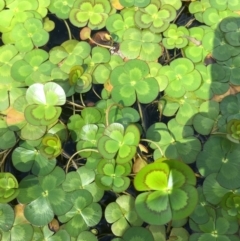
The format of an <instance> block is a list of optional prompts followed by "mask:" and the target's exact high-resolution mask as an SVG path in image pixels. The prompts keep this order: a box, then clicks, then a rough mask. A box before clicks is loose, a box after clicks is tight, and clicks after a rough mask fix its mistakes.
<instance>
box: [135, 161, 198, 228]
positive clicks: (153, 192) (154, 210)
mask: <svg viewBox="0 0 240 241" xmlns="http://www.w3.org/2000/svg"><path fill="white" fill-rule="evenodd" d="M195 183H196V178H195V176H194V173H193V172H192V170H191V168H189V167H188V166H187V165H186V164H184V163H182V162H179V161H176V160H166V161H160V160H159V161H155V162H154V163H151V164H148V165H147V166H145V167H144V168H142V169H141V170H140V171H139V172H138V173H137V174H136V177H135V179H134V186H135V188H136V189H137V190H138V191H146V192H143V193H141V194H139V195H138V196H137V198H136V201H135V206H136V210H137V213H138V214H139V216H140V217H141V218H142V219H143V220H144V221H145V222H148V223H149V224H153V225H162V224H166V223H167V222H168V221H170V220H178V219H182V218H185V217H187V216H189V215H190V214H191V213H192V212H193V210H194V208H195V206H196V204H197V199H198V198H197V197H198V195H197V191H196V189H195V188H194V187H193V186H194V185H195ZM176 200H178V202H176Z"/></svg>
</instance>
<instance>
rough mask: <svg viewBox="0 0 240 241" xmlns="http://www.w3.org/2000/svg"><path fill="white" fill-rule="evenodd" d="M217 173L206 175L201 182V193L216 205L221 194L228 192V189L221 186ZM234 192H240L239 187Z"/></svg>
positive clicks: (219, 200)
mask: <svg viewBox="0 0 240 241" xmlns="http://www.w3.org/2000/svg"><path fill="white" fill-rule="evenodd" d="M217 175H218V174H217V173H212V174H210V175H208V176H207V177H206V178H205V179H204V182H203V194H204V197H205V199H206V201H207V202H209V203H210V204H213V205H218V204H219V203H220V202H221V200H222V198H223V196H224V195H225V194H226V193H228V192H229V189H227V188H224V187H222V186H221V185H220V184H219V182H218V181H217ZM234 192H235V193H240V189H235V190H234Z"/></svg>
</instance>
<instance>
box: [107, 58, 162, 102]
mask: <svg viewBox="0 0 240 241" xmlns="http://www.w3.org/2000/svg"><path fill="white" fill-rule="evenodd" d="M148 74H149V67H148V65H147V64H146V63H145V62H144V61H142V60H137V59H136V60H130V61H128V62H126V63H125V64H124V65H123V66H118V67H116V68H114V70H113V71H112V74H111V76H110V81H111V84H112V86H113V90H112V92H111V94H112V98H113V100H114V101H115V102H118V103H120V104H121V103H123V104H124V105H125V106H130V105H132V104H133V103H134V102H135V101H136V99H137V100H138V101H139V102H140V103H144V104H147V103H150V102H151V101H153V100H154V99H155V98H156V97H157V95H158V93H159V87H158V82H157V81H156V79H155V78H153V77H149V76H147V75H148Z"/></svg>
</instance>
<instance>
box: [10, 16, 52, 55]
mask: <svg viewBox="0 0 240 241" xmlns="http://www.w3.org/2000/svg"><path fill="white" fill-rule="evenodd" d="M11 37H12V39H13V40H14V42H15V46H16V48H17V49H18V50H19V51H21V52H28V51H30V50H32V49H33V48H34V47H41V46H43V45H45V44H46V43H47V42H48V40H49V34H48V32H47V31H45V30H44V29H43V23H42V21H41V20H39V19H37V18H28V19H27V20H26V21H25V22H24V23H16V24H15V26H14V28H13V30H12V32H11Z"/></svg>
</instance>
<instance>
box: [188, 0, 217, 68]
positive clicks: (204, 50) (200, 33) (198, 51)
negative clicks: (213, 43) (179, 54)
mask: <svg viewBox="0 0 240 241" xmlns="http://www.w3.org/2000/svg"><path fill="white" fill-rule="evenodd" d="M197 3H198V2H197ZM188 31H189V36H186V37H187V38H188V39H189V40H190V41H188V45H187V46H186V47H185V48H184V49H183V51H184V54H185V56H186V57H187V58H188V59H190V60H191V61H193V63H198V62H201V61H203V60H204V58H205V57H206V56H207V55H208V54H209V53H211V49H209V45H207V46H205V47H204V46H203V45H202V40H203V38H204V36H205V34H206V33H207V32H211V31H213V30H212V29H211V28H210V27H208V26H205V25H203V26H198V27H193V28H190V29H189V30H188Z"/></svg>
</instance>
